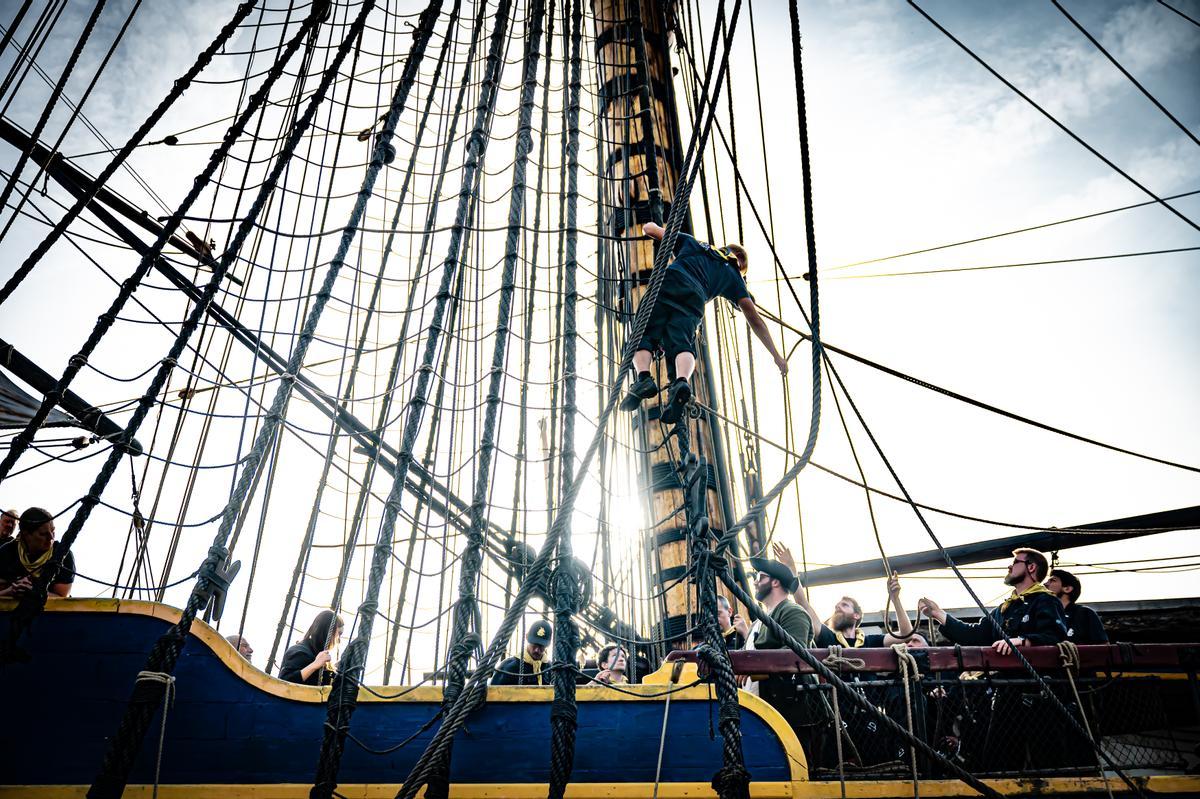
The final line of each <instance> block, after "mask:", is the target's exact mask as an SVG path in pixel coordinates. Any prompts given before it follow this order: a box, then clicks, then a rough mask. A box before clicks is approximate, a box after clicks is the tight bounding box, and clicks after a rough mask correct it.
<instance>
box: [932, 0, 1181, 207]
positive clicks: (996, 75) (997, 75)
mask: <svg viewBox="0 0 1200 799" xmlns="http://www.w3.org/2000/svg"><path fill="white" fill-rule="evenodd" d="M908 4H909V5H910V6H912V7H913V8H914V9H916V11H917V13H919V14H920V15H921V16H923V17H924V18H925V19H926V20H928V21H929V23H930V24H931V25H933V26H934V27H935V28H937V29H938V30H939V31H941V32H942V33H943V34H944V35H945V36H946V38H948V39H949V40H950V41H952V42H954V43H955V44H956V45H958V46H959V48H961V49H962V51H963V52H964V53H966V54H967V55H969V56H970V57H971V58H972V59H974V60H975V61H976V63H978V64H979V65H980V66H981V67H983V68H984V69H986V70H987V71H988V72H990V73H991V74H992V77H994V78H996V80H998V81H1000V82H1001V83H1003V84H1004V85H1005V86H1007V87H1008V88H1009V89H1011V90H1012V91H1013V92H1014V93H1015V94H1016V95H1017V96H1018V97H1020V98H1021V99H1022V100H1024V101H1025V102H1027V103H1029V105H1031V106H1033V107H1034V109H1036V110H1037V111H1038V112H1039V113H1041V115H1042V116H1044V117H1046V119H1048V120H1050V121H1051V122H1053V123H1054V125H1055V126H1056V127H1057V128H1058V129H1059V130H1061V131H1062V132H1063V133H1066V134H1067V135H1068V136H1070V137H1071V138H1072V139H1074V140H1075V141H1076V143H1078V144H1079V145H1080V146H1082V147H1083V148H1084V149H1085V150H1087V151H1088V152H1089V153H1091V154H1092V155H1094V156H1096V157H1097V158H1099V159H1100V160H1101V161H1103V162H1104V163H1105V164H1107V165H1108V166H1109V167H1110V168H1111V169H1112V170H1113V171H1114V172H1116V173H1117V174H1118V175H1120V176H1121V177H1123V178H1125V179H1126V180H1127V181H1129V182H1130V183H1132V184H1133V185H1134V186H1137V187H1138V188H1139V189H1141V190H1142V191H1143V192H1145V193H1146V195H1147V196H1149V197H1151V198H1152V199H1153V200H1154V201H1155V202H1157V203H1158V204H1159V205H1161V206H1162V207H1164V208H1166V209H1167V210H1168V211H1170V212H1171V213H1173V214H1174V215H1175V216H1177V217H1179V218H1180V219H1182V220H1183V221H1184V222H1186V223H1187V224H1188V225H1190V226H1191V228H1192V229H1193V230H1196V231H1200V224H1197V223H1196V222H1194V221H1193V220H1191V219H1189V218H1188V217H1187V216H1186V215H1184V214H1183V213H1182V212H1181V211H1179V209H1177V208H1176V207H1175V206H1173V205H1171V204H1170V203H1168V202H1167V201H1166V200H1164V199H1163V198H1161V197H1159V196H1158V195H1156V194H1155V193H1154V192H1153V191H1151V190H1150V189H1149V188H1147V187H1146V186H1143V185H1142V184H1141V183H1140V182H1138V180H1137V179H1136V178H1134V177H1133V176H1132V175H1130V174H1129V173H1128V172H1126V171H1125V170H1123V169H1121V168H1120V167H1119V166H1117V165H1116V164H1115V163H1113V162H1112V161H1110V160H1109V159H1108V158H1107V157H1105V156H1104V155H1103V154H1102V153H1101V152H1100V151H1099V150H1097V149H1096V148H1095V147H1092V145H1090V144H1088V143H1087V142H1085V141H1084V140H1083V139H1082V138H1080V137H1079V135H1078V134H1076V133H1075V132H1074V131H1072V130H1071V129H1070V128H1068V127H1067V126H1066V125H1064V124H1063V123H1062V122H1059V121H1058V119H1056V118H1055V117H1054V116H1053V115H1052V114H1051V113H1050V112H1049V111H1047V110H1046V109H1044V108H1042V107H1041V106H1040V105H1038V104H1037V103H1036V102H1034V100H1033V99H1032V98H1031V97H1029V95H1027V94H1025V93H1024V92H1023V91H1021V90H1020V89H1018V88H1017V87H1016V86H1014V85H1013V84H1012V83H1011V82H1009V80H1008V79H1007V78H1005V77H1004V76H1003V75H1001V74H1000V73H999V72H997V71H996V70H994V69H993V68H992V67H991V66H989V65H988V63H987V62H986V61H984V60H983V59H982V58H980V57H979V56H978V55H976V54H975V52H974V51H972V50H971V48H969V47H967V46H966V45H965V44H963V43H962V42H961V41H959V40H958V39H957V38H956V37H955V36H954V34H952V33H951V32H950V31H948V30H946V28H944V27H943V26H942V25H941V24H940V23H939V22H938V21H937V20H935V19H934V18H933V17H931V16H930V15H929V14H928V13H926V11H925V10H924V9H923V8H921V7H920V6H919V5H917V4H916V0H908Z"/></svg>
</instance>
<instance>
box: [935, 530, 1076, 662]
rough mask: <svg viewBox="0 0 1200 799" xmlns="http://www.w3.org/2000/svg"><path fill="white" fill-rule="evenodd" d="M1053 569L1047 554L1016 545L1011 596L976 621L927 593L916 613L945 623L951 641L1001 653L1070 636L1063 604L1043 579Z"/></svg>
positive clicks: (1006, 579)
mask: <svg viewBox="0 0 1200 799" xmlns="http://www.w3.org/2000/svg"><path fill="white" fill-rule="evenodd" d="M1049 571H1050V563H1049V561H1047V560H1046V556H1045V555H1043V554H1042V553H1041V552H1038V551H1037V550H1036V549H1027V548H1021V549H1014V550H1013V560H1012V563H1010V564H1009V566H1008V574H1006V575H1005V577H1004V584H1005V585H1007V586H1010V587H1011V588H1012V593H1011V594H1010V595H1009V597H1008V599H1006V600H1004V602H1002V603H1001V604H1000V607H998V608H994V609H993V610H992V612H991V613H989V614H988V615H987V616H984V617H983V618H982V619H980V620H979V621H978V622H976V623H975V624H967V623H966V622H964V621H961V620H959V619H956V618H954V617H953V616H951V615H950V614H948V613H946V611H944V610H942V608H941V606H939V605H938V603H936V602H934V601H933V600H932V599H929V598H927V597H921V600H920V601H919V602H917V615H918V616H919V615H920V614H922V613H924V614H925V615H927V616H929V617H930V618H931V619H933V620H934V621H936V622H937V623H938V624H940V625H941V626H942V635H944V636H945V637H946V638H947V639H949V641H950V642H951V643H954V644H962V645H965V646H990V647H991V648H992V649H995V650H996V651H997V652H999V653H1000V654H1001V655H1007V654H1008V653H1009V652H1010V651H1011V650H1010V648H1009V646H1008V643H1007V642H1006V641H1005V640H1004V635H1001V633H1000V631H1001V630H1003V631H1004V634H1005V635H1007V636H1008V637H1009V640H1011V641H1012V642H1013V644H1014V645H1015V646H1027V645H1028V646H1044V645H1048V644H1057V643H1058V642H1059V641H1065V640H1066V639H1067V623H1066V620H1065V619H1064V618H1063V609H1062V604H1061V603H1060V602H1059V601H1058V597H1056V596H1055V595H1054V594H1053V593H1052V592H1051V591H1050V590H1049V589H1048V588H1046V586H1044V585H1042V580H1044V579H1046V574H1047V573H1048V572H1049Z"/></svg>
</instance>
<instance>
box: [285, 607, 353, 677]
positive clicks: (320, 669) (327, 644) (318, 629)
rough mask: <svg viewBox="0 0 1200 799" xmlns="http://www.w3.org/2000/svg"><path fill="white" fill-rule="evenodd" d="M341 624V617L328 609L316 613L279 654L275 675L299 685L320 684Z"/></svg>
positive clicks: (330, 658)
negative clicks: (299, 634) (310, 622)
mask: <svg viewBox="0 0 1200 799" xmlns="http://www.w3.org/2000/svg"><path fill="white" fill-rule="evenodd" d="M344 626H345V625H344V624H343V622H342V617H341V616H338V615H337V614H336V613H334V612H333V611H332V610H323V611H321V612H320V613H318V614H317V617H316V618H315V619H313V623H312V624H310V625H309V627H308V632H307V633H305V634H304V637H303V638H301V639H300V641H299V642H298V643H296V644H293V645H292V646H290V647H288V651H287V652H285V653H284V654H283V662H282V663H280V664H279V679H281V680H287V681H288V682H297V683H301V684H303V685H321V684H322V683H323V677H324V675H325V672H326V671H328V670H330V665H329V664H330V663H331V662H332V660H333V656H332V655H330V650H332V649H333V648H334V647H335V646H337V643H338V639H339V638H341V637H342V629H343V627H344Z"/></svg>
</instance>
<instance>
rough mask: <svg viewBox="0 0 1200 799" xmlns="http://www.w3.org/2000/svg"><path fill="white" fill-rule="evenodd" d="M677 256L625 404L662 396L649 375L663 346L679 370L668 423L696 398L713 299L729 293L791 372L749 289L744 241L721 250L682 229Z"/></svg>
mask: <svg viewBox="0 0 1200 799" xmlns="http://www.w3.org/2000/svg"><path fill="white" fill-rule="evenodd" d="M642 229H643V230H644V231H645V233H646V235H647V236H649V237H650V238H652V239H654V240H656V241H662V239H663V235H664V234H665V233H666V231H665V230H664V229H663V227H662V226H661V225H658V224H655V223H654V222H647V223H646V224H645V226H643V228H642ZM674 255H675V259H674V260H673V261H672V262H671V263H670V265H668V266H667V274H666V279H665V280H664V281H663V284H662V289H661V290H660V291H659V295H658V301H657V302H655V304H654V309H653V311H652V313H651V314H650V319H649V320H648V322H647V323H646V332H645V333H644V334H643V335H642V340H641V341H640V342H638V348H637V351H636V352H634V354H633V366H634V369H635V370H636V371H637V375H636V376H635V377H634V380H633V384H632V385H630V387H629V392H628V393H627V394H626V395H625V399H624V400H622V402H621V408H622V409H623V410H627V411H632V410H636V409H637V408H638V406H640V405H641V404H642V400H644V399H649V398H650V397H653V396H655V395H656V394H658V391H659V386H658V382H657V381H656V380H655V379H654V376H653V375H652V374H650V360H651V357H652V354H653V352H654V350H655V349H657V348H659V347H661V348H662V350H663V352H664V353H665V355H666V357H667V366H668V373H669V372H670V371H671V367H672V366H673V367H674V374H675V378H674V380H673V382H672V383H671V388H670V392H669V393H668V395H667V402H666V406H665V407H664V408H663V411H662V415H661V417H660V418H661V419H662V421H663V422H665V423H667V424H673V423H675V422H677V421H679V416H680V413H681V412H682V411H683V408H684V407H685V406H686V405H687V403H688V400H690V399H691V398H692V387H691V384H690V383H689V382H688V381H689V379H690V378H691V376H692V372H693V371H694V370H695V368H696V328H697V327H699V325H700V321H701V320H702V319H703V318H704V305H705V303H707V302H708V301H709V300H712V299H715V298H716V297H724V298H725V299H727V300H728V301H729V302H730V303H731V304H733V306H734V307H735V308H739V309H741V311H742V313H744V314H745V315H746V321H747V322H748V323H749V325H750V329H751V330H753V331H754V334H755V335H756V336H758V340H759V341H761V342H762V343H763V345H764V346H765V347H766V348H767V350H768V351H769V352H770V353H771V357H772V358H773V359H774V360H775V365H776V366H777V367H779V372H780V374H783V375H786V374H787V370H788V364H787V359H786V358H784V357H783V356H782V355H780V354H779V350H777V349H776V348H775V342H773V341H772V340H771V334H770V333H769V332H768V331H767V325H766V323H765V322H763V320H762V317H761V316H759V315H758V307H757V306H756V305H755V304H754V298H753V297H752V296H750V292H749V291H748V290H747V289H746V280H745V278H744V275H745V274H746V270H747V269H748V268H749V266H750V258H749V256H748V255H747V253H746V250H745V248H743V247H742V246H741V245H740V244H728V245H726V246H724V247H720V248H717V247H713V246H712V245H710V244H706V243H705V242H702V241H698V240H696V239H695V238H693V237H692V236H689V235H688V234H686V233H683V232H680V233H678V234H676V236H675V252H674Z"/></svg>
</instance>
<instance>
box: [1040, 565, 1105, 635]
mask: <svg viewBox="0 0 1200 799" xmlns="http://www.w3.org/2000/svg"><path fill="white" fill-rule="evenodd" d="M1046 588H1048V589H1050V592H1051V593H1052V594H1054V595H1055V596H1056V597H1058V601H1059V602H1061V603H1062V606H1063V618H1065V619H1066V621H1067V640H1068V641H1070V642H1072V643H1075V644H1107V643H1108V633H1106V632H1104V623H1103V622H1101V621H1100V614H1099V613H1097V612H1096V611H1094V610H1092V609H1091V608H1089V607H1088V606H1087V605H1080V604H1078V602H1079V593H1080V592H1081V591H1082V590H1083V586H1082V585H1081V584H1080V582H1079V578H1078V577H1076V576H1075V575H1073V574H1071V573H1070V572H1069V571H1067V570H1065V569H1055V570H1054V571H1052V572H1050V577H1049V578H1048V579H1047V580H1046Z"/></svg>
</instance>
